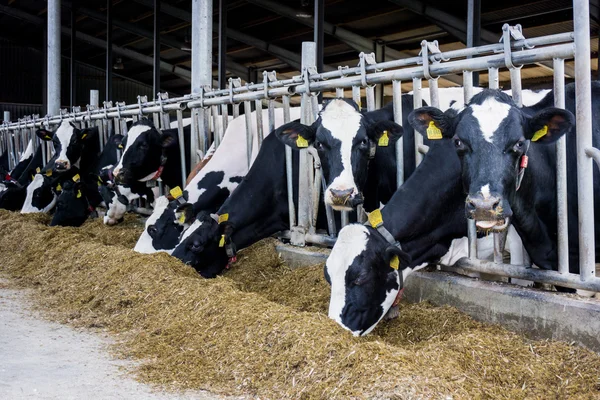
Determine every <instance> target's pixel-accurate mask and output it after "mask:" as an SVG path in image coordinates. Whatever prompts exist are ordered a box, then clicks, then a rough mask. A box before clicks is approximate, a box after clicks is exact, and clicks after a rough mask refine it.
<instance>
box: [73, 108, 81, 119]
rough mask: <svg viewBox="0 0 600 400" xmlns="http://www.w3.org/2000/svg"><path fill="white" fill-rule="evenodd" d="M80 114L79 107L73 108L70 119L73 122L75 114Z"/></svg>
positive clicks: (75, 117)
mask: <svg viewBox="0 0 600 400" xmlns="http://www.w3.org/2000/svg"><path fill="white" fill-rule="evenodd" d="M80 112H81V106H73V107H71V118H73V121H77V114H79V113H80Z"/></svg>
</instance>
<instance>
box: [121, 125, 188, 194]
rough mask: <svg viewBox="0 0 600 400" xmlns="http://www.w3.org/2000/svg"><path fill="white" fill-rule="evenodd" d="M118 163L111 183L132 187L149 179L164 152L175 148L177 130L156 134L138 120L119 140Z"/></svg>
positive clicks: (151, 126) (158, 166) (155, 130)
mask: <svg viewBox="0 0 600 400" xmlns="http://www.w3.org/2000/svg"><path fill="white" fill-rule="evenodd" d="M123 143H124V146H123V147H124V148H123V155H122V156H121V160H119V163H118V164H117V166H116V167H115V169H114V171H113V174H114V177H115V183H118V184H128V185H132V184H134V183H135V182H138V181H139V182H144V181H148V180H151V179H153V178H154V177H155V176H156V174H157V172H158V171H159V168H160V166H161V157H162V156H163V154H164V151H165V150H166V149H169V148H171V147H173V146H177V145H178V144H179V140H178V136H177V129H168V130H164V131H163V132H162V133H160V132H159V131H158V130H157V129H156V128H155V127H154V124H152V122H150V121H149V120H147V119H141V120H139V121H138V122H136V123H135V124H133V125H132V126H131V128H130V129H129V131H128V132H127V135H125V138H124V139H123Z"/></svg>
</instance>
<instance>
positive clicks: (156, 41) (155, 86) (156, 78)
mask: <svg viewBox="0 0 600 400" xmlns="http://www.w3.org/2000/svg"><path fill="white" fill-rule="evenodd" d="M153 48H154V66H153V79H152V97H154V96H156V95H157V94H158V92H160V0H154V38H153Z"/></svg>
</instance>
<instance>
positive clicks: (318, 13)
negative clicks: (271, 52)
mask: <svg viewBox="0 0 600 400" xmlns="http://www.w3.org/2000/svg"><path fill="white" fill-rule="evenodd" d="M314 11H315V12H314V38H313V41H314V42H315V43H316V44H317V49H316V52H317V56H316V57H317V62H316V66H317V72H323V64H324V58H325V51H324V47H325V34H324V31H323V26H324V25H325V0H315V9H314ZM318 100H319V103H321V102H322V101H323V94H319V98H318Z"/></svg>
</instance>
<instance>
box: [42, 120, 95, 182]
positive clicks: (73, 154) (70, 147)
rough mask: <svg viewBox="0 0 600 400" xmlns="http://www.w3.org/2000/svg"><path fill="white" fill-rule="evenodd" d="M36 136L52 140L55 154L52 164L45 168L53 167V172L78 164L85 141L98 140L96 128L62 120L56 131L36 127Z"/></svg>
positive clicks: (65, 169) (66, 169) (62, 170)
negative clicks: (83, 126)
mask: <svg viewBox="0 0 600 400" xmlns="http://www.w3.org/2000/svg"><path fill="white" fill-rule="evenodd" d="M36 134H37V135H38V137H39V138H40V139H42V140H45V141H50V140H51V141H52V144H53V146H54V152H55V155H54V157H53V158H52V160H50V162H49V164H51V163H52V162H53V163H54V165H53V166H52V165H50V166H47V167H46V168H47V169H53V170H54V171H55V172H64V171H68V170H70V169H71V168H72V167H73V166H78V164H79V160H80V158H81V151H82V149H83V146H84V145H85V143H86V142H87V141H90V140H98V128H97V127H93V128H84V129H79V128H77V127H76V126H75V125H74V124H73V123H72V122H67V121H63V122H62V123H61V124H60V125H59V126H58V128H57V129H56V131H54V132H52V131H49V130H47V129H38V130H37V131H36Z"/></svg>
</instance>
